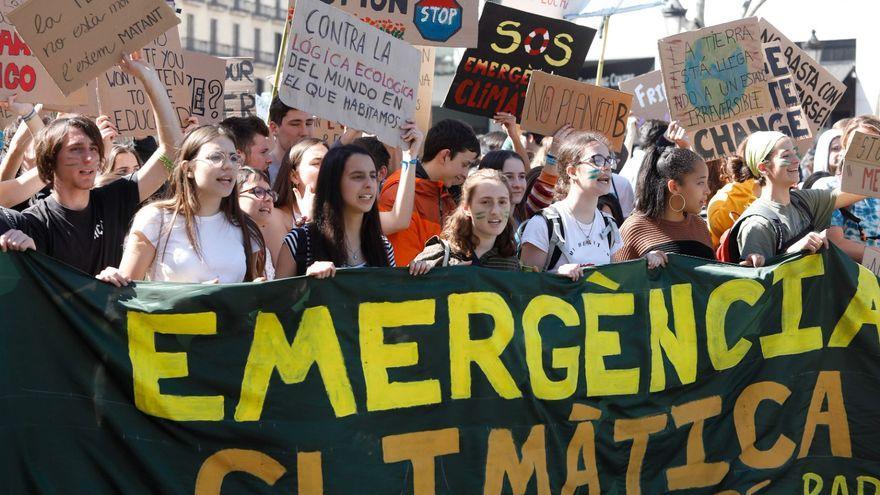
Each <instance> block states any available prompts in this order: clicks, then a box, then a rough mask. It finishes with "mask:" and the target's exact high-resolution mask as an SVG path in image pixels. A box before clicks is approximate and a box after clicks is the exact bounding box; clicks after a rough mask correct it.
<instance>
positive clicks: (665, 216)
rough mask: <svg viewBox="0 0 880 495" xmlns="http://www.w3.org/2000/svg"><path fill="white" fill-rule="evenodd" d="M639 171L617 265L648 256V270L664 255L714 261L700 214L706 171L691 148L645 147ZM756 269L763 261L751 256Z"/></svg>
mask: <svg viewBox="0 0 880 495" xmlns="http://www.w3.org/2000/svg"><path fill="white" fill-rule="evenodd" d="M646 151H647V155H645V165H644V167H642V170H641V171H640V176H639V179H638V187H637V188H636V190H637V193H636V194H637V202H636V204H637V208H638V209H637V212H636V213H635V214H634V215H632V216H631V217H629V218H628V219H627V220H626V221H625V222H624V223H623V226H622V227H621V229H620V235H621V237H622V238H623V248H621V250H620V251H618V252H617V254H616V255H615V257H614V258H615V261H628V260H634V259H639V258H646V259H647V261H648V267H649V268H656V267H658V266H665V265H666V262H667V256H666V255H667V254H668V253H676V254H684V255H688V256H694V257H697V258H703V259H709V260H714V259H715V250H714V249H713V247H712V239H711V238H710V237H709V228H708V226H707V225H706V221H705V220H703V218H702V217H701V216H700V211H701V210H702V208H703V205H705V204H706V200H707V199H708V196H709V167H708V166H707V165H706V162H705V161H703V159H702V158H700V156H699V155H698V154H696V153H694V152H693V151H691V150H688V149H683V148H678V147H673V146H666V147H663V146H655V147H651V148H648V149H647V150H646ZM750 263H751V264H755V265H757V266H760V265H761V264H763V259H760V257H752V259H751V260H750Z"/></svg>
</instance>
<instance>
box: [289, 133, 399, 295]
mask: <svg viewBox="0 0 880 495" xmlns="http://www.w3.org/2000/svg"><path fill="white" fill-rule="evenodd" d="M404 165H405V166H406V167H410V166H413V165H411V164H409V163H405V164H404ZM378 193H379V181H378V178H377V174H376V166H375V164H374V163H373V158H372V157H371V156H370V154H369V153H367V151H366V150H364V149H363V148H361V147H360V146H355V145H351V144H346V145H342V146H337V147H335V148H333V149H331V150H330V151H329V152H327V154H326V155H325V156H324V160H323V162H322V163H321V169H320V171H319V172H318V182H317V184H316V187H315V201H314V207H313V210H312V211H313V213H314V217H313V218H312V220H311V221H310V222H308V223H306V224H305V225H304V226H302V227H296V228H294V229H293V230H291V231H290V233H289V234H287V236H285V237H284V246H283V247H282V248H281V253H280V254H279V255H278V261H277V263H276V265H275V276H276V278H285V277H293V276H299V275H308V276H312V277H315V278H328V277H333V276H335V275H336V269H337V268H342V267H349V268H360V267H367V266H370V267H383V266H390V267H393V266H395V261H394V249H393V248H392V247H391V243H390V242H388V239H387V238H386V237H385V236H384V235H382V225H381V222H380V220H379V209H378V207H377V204H376V197H377V195H378Z"/></svg>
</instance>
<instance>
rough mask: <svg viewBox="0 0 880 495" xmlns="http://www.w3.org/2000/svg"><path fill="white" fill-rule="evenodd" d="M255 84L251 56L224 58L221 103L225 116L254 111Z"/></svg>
mask: <svg viewBox="0 0 880 495" xmlns="http://www.w3.org/2000/svg"><path fill="white" fill-rule="evenodd" d="M256 91H257V89H256V84H255V83H254V60H253V59H251V58H239V57H235V58H227V59H226V84H225V85H224V86H223V105H224V113H225V115H226V117H247V116H248V115H254V114H255V113H256Z"/></svg>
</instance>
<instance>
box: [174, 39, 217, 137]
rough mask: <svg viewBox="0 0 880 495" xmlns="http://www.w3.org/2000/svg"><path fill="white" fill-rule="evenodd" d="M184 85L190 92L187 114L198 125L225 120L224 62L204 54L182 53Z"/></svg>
mask: <svg viewBox="0 0 880 495" xmlns="http://www.w3.org/2000/svg"><path fill="white" fill-rule="evenodd" d="M183 54H184V61H185V62H184V63H185V64H186V84H187V86H188V87H189V91H190V105H189V113H190V115H191V116H193V117H197V118H198V119H199V124H203V125H204V124H217V123H219V122H220V121H221V120H223V119H224V118H225V110H224V109H223V104H224V100H223V83H224V82H225V81H226V60H224V59H222V58H218V57H213V56H211V55H208V54H206V53H199V52H192V51H184V52H183Z"/></svg>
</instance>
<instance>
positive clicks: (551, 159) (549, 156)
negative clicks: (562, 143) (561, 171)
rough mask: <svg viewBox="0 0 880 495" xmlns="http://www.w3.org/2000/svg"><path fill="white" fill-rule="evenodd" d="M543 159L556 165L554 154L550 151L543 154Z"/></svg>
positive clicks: (549, 163)
mask: <svg viewBox="0 0 880 495" xmlns="http://www.w3.org/2000/svg"><path fill="white" fill-rule="evenodd" d="M544 161H545V162H546V163H547V164H548V165H556V155H553V154H551V153H547V154H546V155H544Z"/></svg>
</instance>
